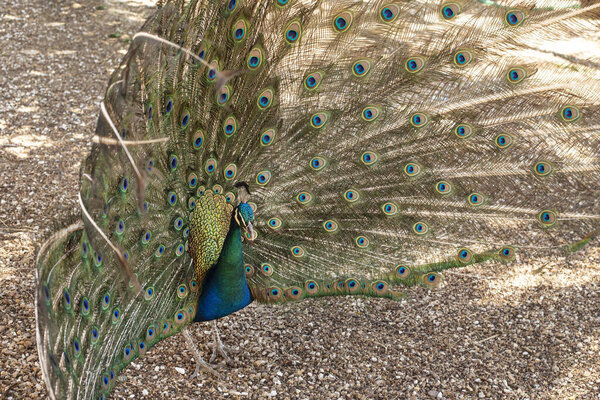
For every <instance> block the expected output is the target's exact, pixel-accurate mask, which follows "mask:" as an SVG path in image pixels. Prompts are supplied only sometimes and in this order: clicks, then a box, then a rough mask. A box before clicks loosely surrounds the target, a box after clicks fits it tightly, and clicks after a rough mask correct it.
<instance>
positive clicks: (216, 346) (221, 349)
mask: <svg viewBox="0 0 600 400" xmlns="http://www.w3.org/2000/svg"><path fill="white" fill-rule="evenodd" d="M211 345H212V346H213V352H212V355H211V356H210V360H209V363H211V364H212V363H213V361H215V359H216V358H217V354H219V355H221V357H223V359H225V363H226V364H227V363H228V362H230V361H231V358H229V356H228V355H227V353H226V352H225V346H223V342H221V338H220V337H219V330H218V329H217V321H216V320H213V342H212V343H211Z"/></svg>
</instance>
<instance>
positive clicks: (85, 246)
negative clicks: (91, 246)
mask: <svg viewBox="0 0 600 400" xmlns="http://www.w3.org/2000/svg"><path fill="white" fill-rule="evenodd" d="M81 256H82V257H83V258H87V256H88V243H87V242H86V241H85V240H83V241H82V242H81Z"/></svg>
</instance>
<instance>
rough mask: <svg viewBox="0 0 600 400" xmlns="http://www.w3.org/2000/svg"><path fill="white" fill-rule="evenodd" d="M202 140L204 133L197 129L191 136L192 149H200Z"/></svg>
mask: <svg viewBox="0 0 600 400" xmlns="http://www.w3.org/2000/svg"><path fill="white" fill-rule="evenodd" d="M203 141H204V134H203V133H202V131H197V132H196V133H195V134H194V136H192V147H193V148H194V150H200V147H201V146H202V142H203Z"/></svg>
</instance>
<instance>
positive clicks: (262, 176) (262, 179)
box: [256, 171, 271, 186]
mask: <svg viewBox="0 0 600 400" xmlns="http://www.w3.org/2000/svg"><path fill="white" fill-rule="evenodd" d="M270 180H271V172H270V171H261V172H259V173H258V174H257V175H256V183H258V184H259V185H261V186H264V185H266V184H267V183H269V181H270Z"/></svg>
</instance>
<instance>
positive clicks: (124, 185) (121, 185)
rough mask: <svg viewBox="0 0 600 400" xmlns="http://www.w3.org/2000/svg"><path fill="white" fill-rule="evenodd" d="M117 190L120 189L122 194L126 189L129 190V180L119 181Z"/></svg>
mask: <svg viewBox="0 0 600 400" xmlns="http://www.w3.org/2000/svg"><path fill="white" fill-rule="evenodd" d="M119 189H121V192H122V193H126V192H127V189H129V180H128V179H127V178H123V179H121V182H120V183H119Z"/></svg>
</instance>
